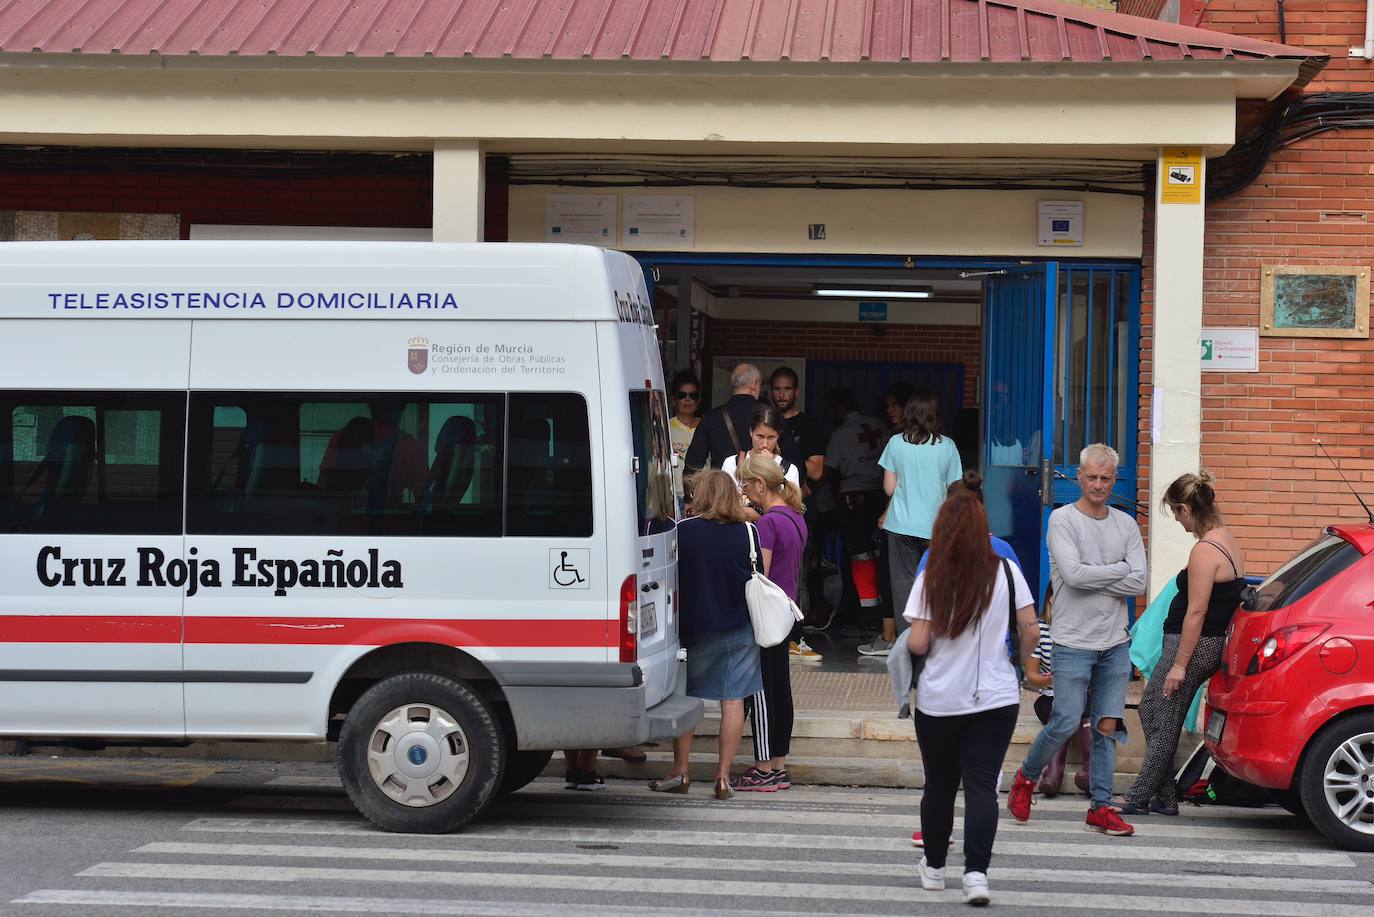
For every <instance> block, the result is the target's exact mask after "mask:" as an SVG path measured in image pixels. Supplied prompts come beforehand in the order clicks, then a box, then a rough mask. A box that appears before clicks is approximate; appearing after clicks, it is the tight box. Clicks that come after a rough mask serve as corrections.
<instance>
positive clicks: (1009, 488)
mask: <svg viewBox="0 0 1374 917" xmlns="http://www.w3.org/2000/svg"><path fill="white" fill-rule="evenodd" d="M1057 277H1058V265H1057V264H1054V263H1049V264H1035V265H1025V266H1020V267H1016V268H1011V269H1008V270H1006V271H1005V272H1000V273H997V274H994V275H992V276H989V277H988V278H987V280H986V282H985V286H984V302H983V337H984V347H983V352H984V354H986V361H985V363H984V366H983V391H984V406H983V418H984V422H983V495H984V500H985V503H986V505H987V510H988V525H989V527H990V528H991V530H992V534H994V535H997V536H999V537H1001V538H1005V539H1006V540H1007V541H1009V542H1011V546H1012V547H1013V548H1014V549H1015V551H1016V556H1017V557H1018V558H1019V559H1020V561H1021V569H1022V571H1023V572H1024V573H1025V574H1026V580H1027V581H1028V582H1029V584H1030V586H1031V589H1032V590H1033V591H1034V592H1035V594H1036V595H1037V596H1040V595H1042V594H1043V584H1044V583H1046V582H1048V565H1049V561H1048V558H1047V556H1046V554H1045V551H1044V532H1045V520H1046V518H1047V517H1048V515H1049V511H1050V503H1051V490H1050V484H1049V482H1050V480H1051V468H1050V463H1049V460H1048V456H1047V455H1046V448H1045V447H1046V445H1047V444H1048V436H1047V431H1050V430H1053V415H1052V413H1051V408H1052V406H1053V403H1054V402H1053V399H1051V398H1047V397H1045V396H1046V394H1047V393H1049V392H1052V391H1054V388H1055V378H1054V359H1053V354H1054V351H1053V349H1052V347H1051V346H1050V344H1051V343H1052V342H1053V341H1054V340H1055V318H1056V315H1055V312H1056V310H1055V308H1054V299H1055V289H1056V287H1057Z"/></svg>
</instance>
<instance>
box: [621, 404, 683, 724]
mask: <svg viewBox="0 0 1374 917" xmlns="http://www.w3.org/2000/svg"><path fill="white" fill-rule="evenodd" d="M628 395H629V404H630V428H631V436H632V438H633V441H634V459H633V463H634V475H635V510H636V512H635V515H636V518H635V524H636V527H637V533H638V539H637V544H636V551H637V554H638V558H639V559H638V563H637V567H636V573H637V578H638V583H637V587H638V592H637V595H638V601H639V666H640V668H641V669H642V670H643V672H644V684H645V688H646V697H645V702H646V703H647V704H648V705H650V706H652V705H654V704H656V703H658V702H659V701H660V700H661V699H663V698H664V697H667V696H668V695H670V694H672V693H673V688H674V686H675V685H676V682H677V649H678V640H677V614H678V609H677V530H676V524H675V522H674V510H675V507H676V501H675V500H674V498H673V473H672V466H671V465H670V464H669V462H670V458H671V455H672V444H671V441H670V440H669V438H668V413H667V411H668V403H667V399H666V398H665V396H664V393H663V390H662V389H661V388H652V389H631V390H630V391H629V393H628Z"/></svg>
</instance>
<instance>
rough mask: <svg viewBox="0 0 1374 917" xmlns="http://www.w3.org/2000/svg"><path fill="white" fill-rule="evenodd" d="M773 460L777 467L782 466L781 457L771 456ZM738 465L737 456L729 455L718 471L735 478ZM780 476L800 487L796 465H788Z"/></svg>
mask: <svg viewBox="0 0 1374 917" xmlns="http://www.w3.org/2000/svg"><path fill="white" fill-rule="evenodd" d="M773 460H774V461H776V462H777V463H778V464H779V465H781V464H782V456H781V455H774V456H773ZM738 464H739V456H737V455H731V456H729V457H727V458H726V459H725V461H723V462H721V463H720V470H721V471H723V472H725V473H726V474H728V475H729V476H730V477H732V478H734V477H735V467H736V466H737V465H738ZM782 476H783V477H785V478H787V480H789V481H791V482H792V483H793V484H795V485H797V486H798V487H801V477H800V476H799V475H798V474H797V466H796V465H788V466H787V470H786V471H784V472H783V475H782ZM735 480H736V481H738V480H739V479H738V478H735Z"/></svg>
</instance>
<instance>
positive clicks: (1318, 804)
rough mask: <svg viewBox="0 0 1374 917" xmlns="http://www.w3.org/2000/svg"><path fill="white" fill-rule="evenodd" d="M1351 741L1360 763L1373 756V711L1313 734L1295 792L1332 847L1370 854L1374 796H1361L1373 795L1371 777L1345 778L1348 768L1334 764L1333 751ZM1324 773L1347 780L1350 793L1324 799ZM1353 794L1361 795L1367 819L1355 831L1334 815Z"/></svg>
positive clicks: (1373, 834) (1373, 839)
mask: <svg viewBox="0 0 1374 917" xmlns="http://www.w3.org/2000/svg"><path fill="white" fill-rule="evenodd" d="M1351 740H1357V741H1358V744H1359V746H1360V749H1361V751H1360V755H1361V757H1363V758H1364V760H1366V761H1368V760H1370V759H1371V756H1374V711H1370V712H1365V713H1357V714H1355V715H1354V716H1347V717H1344V718H1343V719H1339V720H1337V721H1336V722H1334V723H1331V724H1330V725H1328V726H1327V727H1326V728H1325V729H1323V730H1322V731H1321V732H1319V733H1317V737H1316V738H1315V739H1313V740H1312V744H1311V745H1309V746H1308V748H1307V751H1306V753H1304V754H1303V756H1302V770H1301V772H1300V774H1299V776H1298V790H1299V792H1300V793H1301V795H1302V804H1303V808H1305V809H1306V810H1307V814H1308V816H1309V817H1311V819H1312V824H1313V825H1314V826H1316V828H1317V830H1319V831H1321V833H1322V834H1325V835H1326V836H1327V837H1328V838H1329V839H1330V840H1331V841H1332V842H1333V843H1334V844H1336V846H1338V847H1341V848H1343V849H1345V850H1359V851H1364V852H1370V853H1374V796H1371V795H1363V794H1368V793H1374V774H1364V775H1363V776H1364V777H1366V778H1368V779H1365V780H1361V775H1360V774H1359V773H1355V774H1353V775H1349V774H1348V771H1350V770H1351V768H1350V767H1349V766H1348V765H1345V766H1340V765H1338V764H1337V761H1338V759H1337V756H1336V753H1337V751H1338V750H1339V749H1340V747H1341V746H1342V745H1344V744H1346V743H1347V742H1349V741H1351ZM1328 773H1336V774H1338V775H1339V776H1340V777H1342V778H1344V777H1346V776H1351V781H1350V782H1351V784H1352V788H1351V790H1349V791H1345V792H1337V793H1336V794H1334V795H1328V793H1327V789H1326V783H1327V774H1328ZM1353 793H1360V794H1362V795H1363V799H1362V801H1363V803H1364V805H1363V817H1364V818H1366V819H1370V820H1369V821H1362V822H1361V823H1360V827H1359V828H1353V827H1351V826H1350V825H1348V824H1346V823H1345V822H1344V821H1343V820H1342V819H1341V818H1340V817H1339V816H1338V815H1337V814H1336V812H1335V808H1337V807H1338V806H1339V804H1340V803H1341V802H1343V801H1345V800H1347V799H1349V800H1350V801H1354V797H1353V796H1352V794H1353Z"/></svg>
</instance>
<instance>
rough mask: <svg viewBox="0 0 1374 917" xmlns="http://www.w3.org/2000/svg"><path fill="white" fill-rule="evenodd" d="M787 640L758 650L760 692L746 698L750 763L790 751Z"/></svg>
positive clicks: (790, 715) (789, 676) (790, 701)
mask: <svg viewBox="0 0 1374 917" xmlns="http://www.w3.org/2000/svg"><path fill="white" fill-rule="evenodd" d="M790 666H791V659H790V658H789V656H788V652H787V641H786V640H784V641H783V642H782V643H779V644H778V645H777V646H763V647H759V668H760V670H761V671H762V674H763V690H762V691H760V692H758V693H757V694H753V695H751V696H750V697H749V698H747V700H746V703H745V706H746V707H748V708H749V725H750V726H751V727H752V730H753V733H754V760H755V761H760V762H762V761H768V760H771V759H773V758H782V757H785V756H786V755H787V753H788V752H789V751H790V750H791V748H792V721H793V719H794V713H793V710H792V671H791V668H790Z"/></svg>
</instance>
